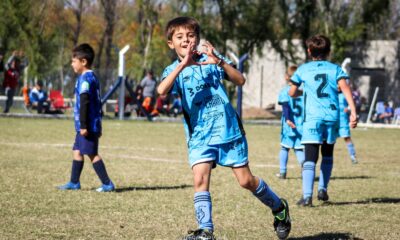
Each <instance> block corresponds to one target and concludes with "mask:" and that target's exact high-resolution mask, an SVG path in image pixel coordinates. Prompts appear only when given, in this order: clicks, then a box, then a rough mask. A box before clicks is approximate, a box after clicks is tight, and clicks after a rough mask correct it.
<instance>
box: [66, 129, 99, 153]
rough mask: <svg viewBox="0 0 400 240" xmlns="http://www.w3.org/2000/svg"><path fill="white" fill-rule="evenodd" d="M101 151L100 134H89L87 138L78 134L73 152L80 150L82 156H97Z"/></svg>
mask: <svg viewBox="0 0 400 240" xmlns="http://www.w3.org/2000/svg"><path fill="white" fill-rule="evenodd" d="M98 149H99V134H98V133H89V135H88V136H87V137H84V136H82V135H81V134H80V133H79V132H77V133H76V136H75V142H74V146H73V147H72V150H74V151H75V150H78V151H79V152H80V153H81V154H82V155H97V152H98Z"/></svg>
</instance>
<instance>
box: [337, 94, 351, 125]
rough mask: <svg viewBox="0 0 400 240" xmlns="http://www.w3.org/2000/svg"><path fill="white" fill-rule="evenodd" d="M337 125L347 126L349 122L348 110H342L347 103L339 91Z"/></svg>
mask: <svg viewBox="0 0 400 240" xmlns="http://www.w3.org/2000/svg"><path fill="white" fill-rule="evenodd" d="M338 97H339V116H340V118H339V127H349V124H350V120H349V118H350V111H349V112H347V113H346V112H344V109H346V108H348V106H349V104H348V103H347V101H346V98H345V97H344V94H343V93H339V96H338Z"/></svg>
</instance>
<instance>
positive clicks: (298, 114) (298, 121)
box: [278, 86, 304, 132]
mask: <svg viewBox="0 0 400 240" xmlns="http://www.w3.org/2000/svg"><path fill="white" fill-rule="evenodd" d="M289 89H290V86H286V87H285V88H283V89H282V90H281V91H280V93H279V97H278V104H279V105H283V104H284V103H288V104H289V108H290V114H291V117H292V119H289V120H291V121H292V122H293V123H294V124H295V125H296V128H297V129H298V130H299V131H300V132H301V128H302V126H303V104H304V103H303V96H300V97H296V98H292V97H290V96H289ZM284 118H285V117H284V116H283V115H282V123H285V124H284V125H286V126H287V127H289V126H288V125H287V124H286V120H287V119H284ZM289 128H290V127H289ZM290 129H291V128H290Z"/></svg>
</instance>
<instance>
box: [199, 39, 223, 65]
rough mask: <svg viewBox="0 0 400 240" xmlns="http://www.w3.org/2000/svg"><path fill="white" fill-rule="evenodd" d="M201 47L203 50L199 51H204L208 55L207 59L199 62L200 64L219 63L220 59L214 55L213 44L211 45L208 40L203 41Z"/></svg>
mask: <svg viewBox="0 0 400 240" xmlns="http://www.w3.org/2000/svg"><path fill="white" fill-rule="evenodd" d="M203 47H204V49H205V51H202V52H201V53H204V54H206V55H207V56H208V58H207V60H206V61H204V62H201V63H200V64H202V65H206V64H218V63H220V61H221V60H222V59H220V58H219V57H217V55H215V52H214V50H215V48H214V47H213V45H211V43H210V42H209V41H205V43H204V44H203Z"/></svg>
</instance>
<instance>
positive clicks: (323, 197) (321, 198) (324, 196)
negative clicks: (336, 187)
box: [318, 189, 329, 202]
mask: <svg viewBox="0 0 400 240" xmlns="http://www.w3.org/2000/svg"><path fill="white" fill-rule="evenodd" d="M318 200H319V201H324V202H326V201H328V200H329V196H328V192H327V191H326V190H324V189H321V190H319V191H318Z"/></svg>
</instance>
